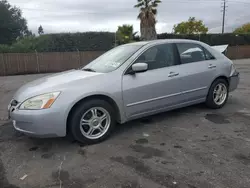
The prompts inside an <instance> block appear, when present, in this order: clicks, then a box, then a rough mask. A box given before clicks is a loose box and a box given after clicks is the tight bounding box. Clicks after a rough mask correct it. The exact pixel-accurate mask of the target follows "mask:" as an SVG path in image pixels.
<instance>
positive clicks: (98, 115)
mask: <svg viewBox="0 0 250 188" xmlns="http://www.w3.org/2000/svg"><path fill="white" fill-rule="evenodd" d="M69 123H70V124H69V127H70V131H71V134H72V135H73V137H74V138H75V139H76V140H78V141H79V142H82V143H86V144H94V143H98V142H101V141H103V140H105V139H106V138H108V136H109V135H110V133H111V132H112V130H113V128H114V126H115V124H116V121H115V113H114V110H113V108H112V106H111V105H110V104H109V103H108V102H106V101H103V100H98V99H96V100H90V101H86V102H83V103H82V104H81V105H79V106H77V107H76V109H75V110H74V111H73V113H72V115H71V117H70V121H69Z"/></svg>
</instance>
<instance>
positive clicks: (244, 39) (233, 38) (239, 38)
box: [158, 33, 250, 46]
mask: <svg viewBox="0 0 250 188" xmlns="http://www.w3.org/2000/svg"><path fill="white" fill-rule="evenodd" d="M158 39H191V40H200V41H202V42H205V43H207V44H209V45H223V44H229V45H230V46H237V45H250V35H249V34H239V35H236V34H234V33H225V34H201V35H198V34H196V35H195V34H194V35H178V34H168V33H162V34H159V35H158Z"/></svg>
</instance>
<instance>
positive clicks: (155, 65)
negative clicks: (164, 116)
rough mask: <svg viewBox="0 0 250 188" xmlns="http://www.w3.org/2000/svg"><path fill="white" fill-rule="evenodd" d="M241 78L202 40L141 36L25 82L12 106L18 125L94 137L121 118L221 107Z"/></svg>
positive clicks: (33, 131) (39, 132)
mask: <svg viewBox="0 0 250 188" xmlns="http://www.w3.org/2000/svg"><path fill="white" fill-rule="evenodd" d="M69 63H70V62H69ZM238 82H239V73H238V72H237V71H236V69H235V67H234V65H233V63H232V61H230V60H229V59H228V58H227V57H225V56H224V55H223V54H222V53H220V52H219V51H217V50H215V49H213V48H211V47H210V46H208V45H206V44H204V43H201V42H198V41H191V40H157V41H148V42H138V43H131V44H126V45H122V46H119V47H116V48H114V49H112V50H110V51H108V52H107V53H105V54H104V55H102V56H100V57H99V58H97V59H96V60H94V61H92V62H91V63H90V64H88V65H87V66H85V67H83V68H80V69H77V70H70V71H66V72H62V73H58V74H54V75H51V76H47V77H44V78H41V79H39V80H35V81H33V82H31V83H28V84H26V85H24V86H23V87H21V88H20V89H19V90H18V91H17V92H16V94H15V95H14V97H13V100H12V101H11V102H10V104H9V107H8V110H9V115H10V118H11V119H12V120H13V125H14V127H15V129H16V130H17V131H20V132H23V133H25V134H28V135H33V136H38V137H64V136H66V135H67V134H70V135H72V136H73V137H74V138H75V139H76V140H78V141H80V142H84V143H96V142H100V141H102V140H104V139H106V138H107V137H108V136H109V135H110V133H111V132H112V130H113V129H114V127H115V125H116V124H117V123H124V122H127V121H130V120H132V119H136V118H141V117H145V116H149V115H152V114H156V113H159V112H163V111H168V110H172V109H176V108H181V107H185V106H189V105H194V104H197V103H205V104H206V105H207V106H208V107H210V108H213V109H217V108H221V107H223V106H224V105H225V103H226V102H227V99H228V93H229V92H231V91H233V90H235V89H236V88H237V85H238Z"/></svg>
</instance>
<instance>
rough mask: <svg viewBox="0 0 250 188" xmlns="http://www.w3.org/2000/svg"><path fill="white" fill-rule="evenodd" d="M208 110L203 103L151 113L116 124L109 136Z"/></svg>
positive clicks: (116, 135)
mask: <svg viewBox="0 0 250 188" xmlns="http://www.w3.org/2000/svg"><path fill="white" fill-rule="evenodd" d="M205 110H206V111H208V110H209V109H208V108H207V107H206V106H205V105H204V104H197V105H193V106H188V107H184V108H180V109H176V110H172V111H167V112H162V113H159V114H155V115H151V116H148V117H144V118H140V119H136V120H132V121H129V122H126V123H124V124H118V126H117V127H116V128H115V130H114V133H113V135H112V136H111V137H118V136H120V135H121V134H123V133H124V132H126V131H128V130H131V129H140V128H142V127H144V126H145V125H148V124H151V123H154V122H158V123H159V122H164V121H167V120H168V119H169V118H178V117H179V116H181V115H183V114H196V113H198V112H200V111H205Z"/></svg>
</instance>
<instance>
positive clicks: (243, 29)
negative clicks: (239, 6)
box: [234, 23, 250, 34]
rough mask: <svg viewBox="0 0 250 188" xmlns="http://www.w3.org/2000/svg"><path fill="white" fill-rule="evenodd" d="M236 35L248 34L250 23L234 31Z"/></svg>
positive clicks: (249, 32)
mask: <svg viewBox="0 0 250 188" xmlns="http://www.w3.org/2000/svg"><path fill="white" fill-rule="evenodd" d="M234 33H236V34H250V23H246V24H244V25H242V26H241V27H239V28H237V29H235V30H234Z"/></svg>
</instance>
